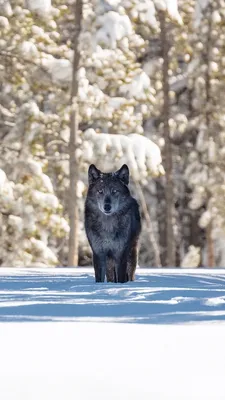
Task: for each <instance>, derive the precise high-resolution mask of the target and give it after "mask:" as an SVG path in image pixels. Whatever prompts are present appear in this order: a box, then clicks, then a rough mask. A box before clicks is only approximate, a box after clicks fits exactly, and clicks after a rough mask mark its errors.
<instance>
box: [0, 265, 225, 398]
mask: <svg viewBox="0 0 225 400" xmlns="http://www.w3.org/2000/svg"><path fill="white" fill-rule="evenodd" d="M224 321H225V270H221V269H220V270H201V269H198V270H197V269H196V270H193V271H191V270H185V271H184V270H181V269H177V270H174V269H171V270H165V269H164V270H153V269H148V270H146V269H139V270H138V271H137V279H136V281H135V282H132V283H128V284H124V285H122V284H107V283H104V284H95V283H94V278H93V270H92V269H87V268H80V269H76V270H75V269H66V268H65V269H62V268H56V269H41V270H40V269H39V270H38V269H5V268H2V269H0V399H1V400H8V399H10V400H12V399H13V400H20V399H21V400H40V399H41V400H45V399H46V400H56V399H60V400H61V399H63V400H64V399H65V400H70V399H73V400H74V399H77V400H89V399H97V400H103V399H104V400H108V399H109V400H111V399H115V400H116V399H121V400H122V399H123V400H125V399H129V400H130V399H137V400H139V399H140V400H145V399H146V400H147V399H148V400H149V399H151V400H161V399H162V400H166V399H168V400H169V399H171V400H183V399H185V400H186V399H187V400H192V399H196V400H201V399H203V400H209V399H210V400H224V399H225V384H224V377H225V323H224Z"/></svg>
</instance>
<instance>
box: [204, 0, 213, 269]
mask: <svg viewBox="0 0 225 400" xmlns="http://www.w3.org/2000/svg"><path fill="white" fill-rule="evenodd" d="M212 12H213V9H212V4H210V3H209V5H208V7H207V18H208V37H207V43H206V52H205V57H204V58H205V60H204V61H205V63H206V65H207V68H206V75H205V88H206V101H205V103H206V104H205V122H206V126H207V133H208V141H209V140H210V137H212V133H211V132H210V126H211V115H210V107H209V106H210V102H211V93H210V92H211V85H210V71H209V64H210V56H211V48H212V43H211V31H212ZM210 168H211V165H210V162H208V171H209V172H208V174H209V173H210ZM206 243H207V266H208V267H214V266H215V254H214V253H215V251H214V242H213V239H212V224H211V223H210V224H209V226H208V227H207V228H206Z"/></svg>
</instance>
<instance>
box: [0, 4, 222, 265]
mask: <svg viewBox="0 0 225 400" xmlns="http://www.w3.org/2000/svg"><path fill="white" fill-rule="evenodd" d="M0 87H1V90H0V266H2V267H3V266H31V267H32V266H55V265H63V266H66V265H80V266H82V265H90V264H91V251H90V248H89V245H88V243H87V239H86V236H85V232H84V220H83V208H84V199H85V196H86V192H87V169H88V166H89V164H91V163H94V164H96V166H97V167H98V168H99V169H101V170H103V171H112V170H116V169H119V168H120V167H121V166H122V164H123V163H127V164H128V165H129V168H130V171H131V175H132V179H131V185H130V186H131V192H132V194H133V195H134V196H135V197H136V198H137V199H138V201H139V203H140V208H141V213H142V218H143V229H142V235H141V243H140V257H139V264H140V266H148V267H151V266H157V267H161V266H165V267H166V266H181V267H199V266H204V267H215V266H219V267H224V266H225V203H224V194H225V159H224V156H225V103H224V93H225V1H224V0H214V1H212V0H198V1H197V0H196V1H195V0H178V2H177V1H174V0H91V1H86V0H83V1H82V0H77V1H76V2H74V0H73V1H72V0H71V1H63V0H52V1H51V0H26V1H24V0H15V1H14V0H10V1H9V0H0Z"/></svg>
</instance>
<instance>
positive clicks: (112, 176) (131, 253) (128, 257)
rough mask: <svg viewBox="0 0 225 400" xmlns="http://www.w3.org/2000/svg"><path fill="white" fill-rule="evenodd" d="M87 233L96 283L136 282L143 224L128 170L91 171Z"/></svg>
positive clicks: (93, 168)
mask: <svg viewBox="0 0 225 400" xmlns="http://www.w3.org/2000/svg"><path fill="white" fill-rule="evenodd" d="M88 177H89V188H88V193H87V198H86V202H85V230H86V234H87V238H88V241H89V243H90V246H91V248H92V252H93V264H94V269H95V280H96V282H104V280H105V275H106V276H107V281H108V282H121V283H123V282H127V281H132V280H134V274H135V270H136V266H137V256H138V248H137V246H138V238H139V234H140V231H141V221H140V214H139V207H138V203H137V201H136V200H135V199H134V198H133V197H132V196H131V195H130V192H129V189H128V183H129V169H128V167H127V166H126V165H123V167H122V168H120V170H119V171H117V172H114V173H102V172H101V171H99V170H98V169H97V168H96V167H95V166H94V165H91V166H90V167H89V171H88Z"/></svg>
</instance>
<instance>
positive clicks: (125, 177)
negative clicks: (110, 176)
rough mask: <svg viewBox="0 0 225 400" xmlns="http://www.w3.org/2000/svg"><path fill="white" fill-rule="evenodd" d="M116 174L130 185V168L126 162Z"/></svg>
mask: <svg viewBox="0 0 225 400" xmlns="http://www.w3.org/2000/svg"><path fill="white" fill-rule="evenodd" d="M116 175H117V176H118V178H119V179H120V180H121V181H122V182H123V183H124V184H125V185H128V183H129V168H128V166H127V165H126V164H123V166H122V167H121V168H120V169H119V170H118V171H116Z"/></svg>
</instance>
